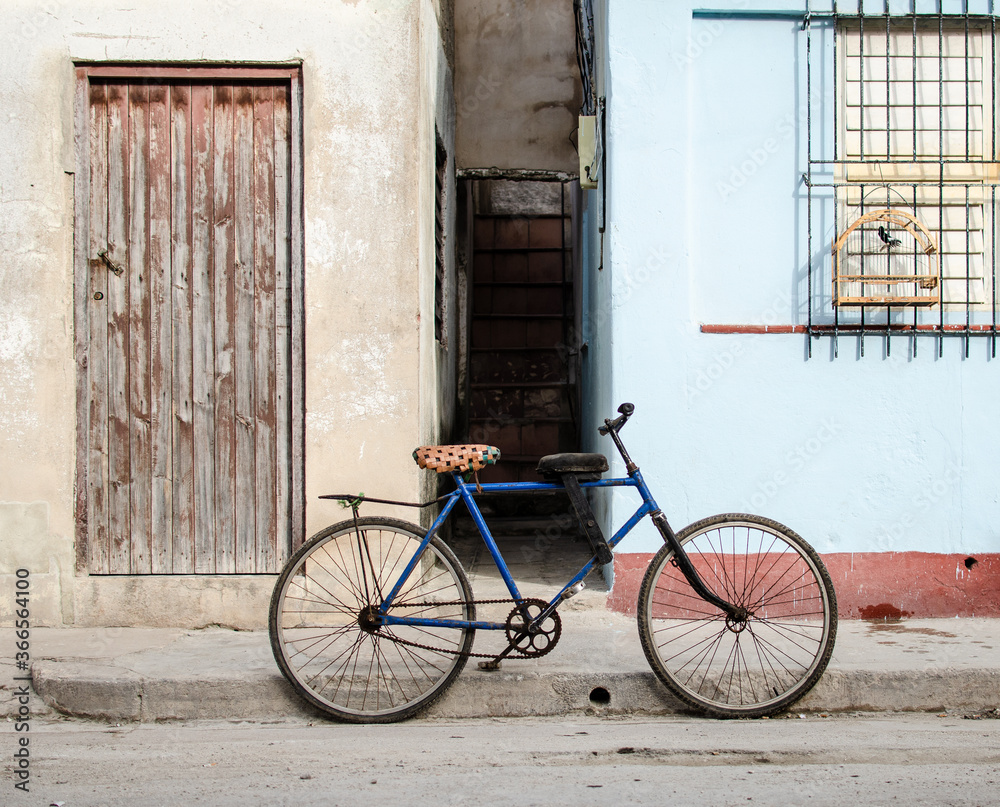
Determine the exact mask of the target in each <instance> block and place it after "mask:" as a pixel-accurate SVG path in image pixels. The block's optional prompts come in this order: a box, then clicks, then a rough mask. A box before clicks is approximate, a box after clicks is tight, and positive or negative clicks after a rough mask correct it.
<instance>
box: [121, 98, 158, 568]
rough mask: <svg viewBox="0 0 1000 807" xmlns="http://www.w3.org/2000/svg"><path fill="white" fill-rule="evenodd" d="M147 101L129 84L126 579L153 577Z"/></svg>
mask: <svg viewBox="0 0 1000 807" xmlns="http://www.w3.org/2000/svg"><path fill="white" fill-rule="evenodd" d="M148 110H149V97H148V90H147V87H146V85H144V84H131V85H129V139H128V152H129V163H128V165H129V171H128V179H129V193H128V202H129V211H128V212H129V226H128V248H127V251H128V277H129V284H128V290H129V300H128V328H129V340H128V397H129V402H128V403H129V459H130V463H131V476H130V479H129V500H130V508H129V522H130V524H131V530H130V533H129V540H130V543H131V552H130V568H129V571H130V573H131V574H149V573H151V572H152V569H153V566H152V556H151V547H150V531H149V520H150V490H151V488H152V476H151V473H150V432H149V428H150V426H149V273H148V265H149V230H148V227H147V224H148V216H149V206H148V195H149V175H148V171H147V170H146V169H147V160H148V158H149V116H148Z"/></svg>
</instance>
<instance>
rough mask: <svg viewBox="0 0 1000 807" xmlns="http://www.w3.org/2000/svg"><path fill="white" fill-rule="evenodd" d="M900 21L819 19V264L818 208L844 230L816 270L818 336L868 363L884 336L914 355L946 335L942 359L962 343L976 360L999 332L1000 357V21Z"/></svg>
mask: <svg viewBox="0 0 1000 807" xmlns="http://www.w3.org/2000/svg"><path fill="white" fill-rule="evenodd" d="M890 11H891V9H890V5H889V3H888V2H886V3H885V6H884V13H883V14H881V15H877V16H868V15H859V14H857V13H854V14H840V13H837V4H836V3H835V4H834V10H833V11H832V12H827V13H822V14H807V17H806V21H805V26H806V30H807V36H808V46H807V53H808V54H809V65H808V78H807V82H808V84H809V93H808V97H809V113H808V127H809V138H808V140H809V147H808V148H809V169H808V174H807V177H806V180H807V186H808V194H809V206H810V211H811V213H810V216H809V221H810V233H809V240H810V253H811V254H816V252H814V251H813V250H818V249H820V246H819V244H817V243H816V241H815V240H814V239H815V238H816V236H817V233H816V232H815V227H814V226H813V220H814V216H813V212H815V210H814V205H816V204H818V205H819V207H820V209H824V210H825V209H826V208H828V207H829V205H831V204H832V207H833V216H832V220H833V230H834V232H833V238H832V241H831V247H830V249H831V256H830V262H829V272H830V274H829V278H824V277H822V274H823V269H821V268H818V267H817V264H816V262H813V265H812V266H811V267H810V270H809V287H810V297H811V304H810V311H809V324H808V331H809V333H810V335H812V336H817V335H820V334H831V335H833V336H834V338H835V339H836V337H837V336H838V335H839V334H840V333H843V332H851V333H857V334H859V335H860V338H861V350H862V352H863V350H864V337H865V335H866V334H871V333H879V334H884V335H885V336H886V337H887V343H886V344H887V349H888V348H889V344H890V343H889V341H888V337H889V336H891V335H892V334H895V333H903V334H907V335H908V336H911V337H912V338H913V349H914V351H915V350H916V346H917V342H916V337H917V336H918V335H920V334H928V333H929V334H933V335H936V336H938V337H939V340H938V350H939V353H940V352H941V349H942V342H941V339H942V338H943V337H944V336H946V335H956V334H957V335H960V336H964V337H965V340H966V341H965V349H966V354H968V348H969V339H970V337H972V336H977V335H987V336H991V337H992V340H993V342H992V351H993V353H994V354H995V349H996V315H997V295H996V284H995V277H996V260H995V253H996V250H995V240H996V184H997V179H998V177H997V167H996V162H995V159H996V158H995V156H994V155H995V154H996V145H997V144H996V136H995V125H994V121H995V110H996V100H997V99H996V70H995V54H996V23H995V18H994V17H993V16H992V15H984V16H973V15H970V14H946V13H944V11H943V7H942V6H941V5H940V4H939V5H938V7H937V9H936V12H935V13H932V14H916V13H908V14H892V13H890ZM814 39H815V40H816V41H815V42H814ZM814 44H815V45H816V47H815V48H814ZM817 54H828V57H827V60H829V59H832V63H833V64H832V68H833V69H832V74H833V75H834V77H835V80H834V82H833V87H832V104H830V103H828V101H829V89H830V88H829V87H828V86H820V84H819V83H818V82H817V83H816V84H814V77H815V76H817V75H822V74H823V73H824V72H825V71H824V70H818V69H817V66H818V64H817V63H818V61H819V58H821V57H818V56H817ZM827 64H828V61H826V62H824V66H827ZM824 97H825V98H826V100H825V101H824ZM817 124H818V125H817ZM825 280H828V281H829V286H827V284H826V282H824V281H825ZM827 289H829V291H828V292H827Z"/></svg>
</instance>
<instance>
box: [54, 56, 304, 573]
mask: <svg viewBox="0 0 1000 807" xmlns="http://www.w3.org/2000/svg"><path fill="white" fill-rule="evenodd" d="M73 67H74V72H75V77H74V81H75V88H74V111H73V149H74V152H75V158H76V161H75V162H76V166H75V174H74V183H73V186H74V187H73V196H74V214H73V289H74V292H73V324H74V344H73V350H74V358H75V360H76V368H77V372H76V469H75V486H76V489H75V495H74V510H75V525H76V572H77V574H78V575H89V574H90V541H89V531H88V523H87V510H88V470H89V462H88V446H89V428H90V420H89V412H88V401H89V396H90V389H89V387H90V385H89V374H88V345H89V341H90V333H89V316H88V300H87V297H86V292H87V288H88V285H87V284H88V277H89V271H90V270H89V257H90V256H89V254H88V253H89V246H90V238H89V231H90V128H89V115H90V108H89V105H90V80H91V78H95V79H136V80H142V79H150V80H159V81H170V80H206V81H213V80H217V81H226V80H229V81H234V80H235V81H240V80H243V81H246V80H268V79H270V80H287V81H288V82H289V84H290V103H291V109H290V112H291V121H290V137H291V144H290V146H291V165H290V184H291V188H290V193H289V206H290V217H291V222H290V238H291V244H290V256H289V257H290V264H289V282H290V284H291V297H292V310H291V322H290V327H291V367H290V370H289V371H290V374H291V379H290V381H291V391H290V393H291V402H290V404H291V440H292V445H291V479H290V480H289V481H290V485H291V522H292V525H291V526H292V535H291V546H290V547H289V548H288V551H289V552H290V553H291V552H294V551H295V549H296V548H297V547H298V546H299V545H301V544H302V542H303V540H304V538H305V534H304V533H305V259H304V243H305V241H304V233H305V227H304V211H303V199H304V196H303V177H304V173H303V171H304V166H303V158H302V155H303V140H302V138H303V125H302V110H303V103H302V63H301V62H300V61H297V62H286V63H277V64H274V63H269V64H245V65H232V64H225V65H224V64H198V65H189V64H181V63H157V64H151V63H134V62H87V61H77V62H74V64H73ZM143 576H148V575H143ZM202 576H204V575H202ZM225 576H227V577H228V576H232V575H225Z"/></svg>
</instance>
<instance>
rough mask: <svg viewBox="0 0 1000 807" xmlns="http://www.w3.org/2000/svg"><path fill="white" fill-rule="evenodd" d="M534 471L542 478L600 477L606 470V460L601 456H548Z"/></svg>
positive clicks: (539, 462) (541, 460)
mask: <svg viewBox="0 0 1000 807" xmlns="http://www.w3.org/2000/svg"><path fill="white" fill-rule="evenodd" d="M536 470H537V471H538V473H540V474H542V476H559V475H560V474H596V475H600V474H603V473H604V472H605V471H606V470H608V458H607V457H605V456H604V455H603V454H548V455H546V456H544V457H542V458H541V459H540V460H539V461H538V468H537V469H536Z"/></svg>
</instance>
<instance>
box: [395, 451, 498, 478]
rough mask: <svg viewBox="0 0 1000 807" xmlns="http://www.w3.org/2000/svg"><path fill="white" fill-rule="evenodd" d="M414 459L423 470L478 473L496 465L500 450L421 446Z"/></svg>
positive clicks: (414, 454)
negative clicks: (482, 469)
mask: <svg viewBox="0 0 1000 807" xmlns="http://www.w3.org/2000/svg"><path fill="white" fill-rule="evenodd" d="M413 459H415V460H416V461H417V465H419V466H420V467H421V468H427V469H429V470H431V471H437V472H438V473H439V474H443V473H448V472H450V471H460V472H461V471H478V470H479V469H480V468H485V467H486V466H487V465H496V462H497V460H498V459H500V449H499V448H496V447H495V446H487V445H464V446H421V447H420V448H417V449H414V451H413Z"/></svg>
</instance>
